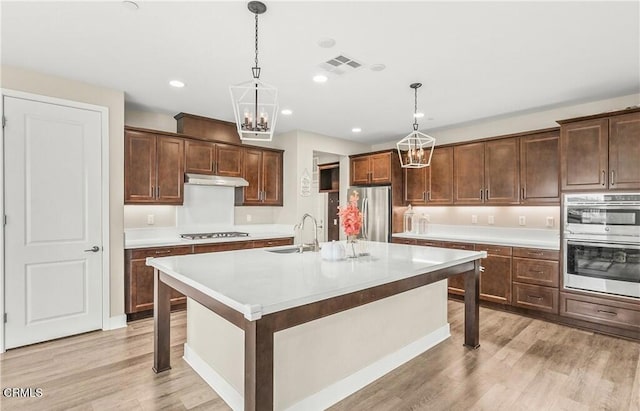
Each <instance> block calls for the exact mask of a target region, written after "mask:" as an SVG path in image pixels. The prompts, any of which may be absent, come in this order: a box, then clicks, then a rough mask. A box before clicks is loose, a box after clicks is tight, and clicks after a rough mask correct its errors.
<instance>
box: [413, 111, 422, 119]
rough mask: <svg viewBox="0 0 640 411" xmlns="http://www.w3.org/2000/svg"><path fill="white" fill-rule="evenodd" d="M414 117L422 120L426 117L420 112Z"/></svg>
mask: <svg viewBox="0 0 640 411" xmlns="http://www.w3.org/2000/svg"><path fill="white" fill-rule="evenodd" d="M413 116H414V117H415V118H422V117H424V113H420V112H418V113H415V114H414V115H413Z"/></svg>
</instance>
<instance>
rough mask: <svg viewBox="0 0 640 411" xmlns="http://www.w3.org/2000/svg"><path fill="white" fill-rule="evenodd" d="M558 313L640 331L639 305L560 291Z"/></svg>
mask: <svg viewBox="0 0 640 411" xmlns="http://www.w3.org/2000/svg"><path fill="white" fill-rule="evenodd" d="M560 315H561V316H565V317H570V318H575V319H579V320H584V321H589V322H595V323H598V324H604V325H609V326H613V327H617V328H623V329H627V330H632V331H633V332H634V333H636V334H635V335H636V338H638V337H637V336H638V333H640V305H639V304H637V303H626V302H621V301H614V300H610V299H606V298H600V297H595V296H590V295H589V296H588V295H582V294H572V293H564V292H563V293H560Z"/></svg>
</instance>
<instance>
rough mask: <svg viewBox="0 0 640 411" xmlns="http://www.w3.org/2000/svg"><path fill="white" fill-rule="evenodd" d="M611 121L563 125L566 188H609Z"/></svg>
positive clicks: (561, 142)
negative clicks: (609, 126)
mask: <svg viewBox="0 0 640 411" xmlns="http://www.w3.org/2000/svg"><path fill="white" fill-rule="evenodd" d="M608 125H609V120H607V119H597V120H585V121H579V122H575V123H568V124H563V125H562V126H561V127H560V167H561V176H562V178H561V182H562V190H589V189H604V188H606V187H607V170H608V169H609V167H608V159H607V157H608V141H609V128H608Z"/></svg>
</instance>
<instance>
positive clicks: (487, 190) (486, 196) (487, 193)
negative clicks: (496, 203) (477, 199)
mask: <svg viewBox="0 0 640 411" xmlns="http://www.w3.org/2000/svg"><path fill="white" fill-rule="evenodd" d="M484 191H485V193H486V195H485V196H484V198H485V199H486V200H489V189H488V188H487V189H486V190H484Z"/></svg>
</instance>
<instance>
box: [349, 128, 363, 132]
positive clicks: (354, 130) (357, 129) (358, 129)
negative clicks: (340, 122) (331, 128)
mask: <svg viewBox="0 0 640 411" xmlns="http://www.w3.org/2000/svg"><path fill="white" fill-rule="evenodd" d="M351 131H352V132H353V133H359V132H361V131H362V129H361V128H360V127H354V128H352V129H351Z"/></svg>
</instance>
